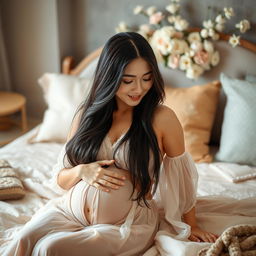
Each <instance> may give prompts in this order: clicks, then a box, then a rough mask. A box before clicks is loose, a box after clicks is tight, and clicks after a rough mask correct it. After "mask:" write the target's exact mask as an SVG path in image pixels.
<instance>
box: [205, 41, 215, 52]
mask: <svg viewBox="0 0 256 256" xmlns="http://www.w3.org/2000/svg"><path fill="white" fill-rule="evenodd" d="M204 49H205V50H206V51H207V52H209V53H212V52H213V51H214V47H213V44H212V42H210V41H208V40H204Z"/></svg>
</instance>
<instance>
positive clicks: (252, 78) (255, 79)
mask: <svg viewBox="0 0 256 256" xmlns="http://www.w3.org/2000/svg"><path fill="white" fill-rule="evenodd" d="M245 80H246V81H248V82H251V83H256V76H254V75H246V77H245Z"/></svg>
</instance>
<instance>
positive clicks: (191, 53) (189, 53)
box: [186, 50, 195, 57]
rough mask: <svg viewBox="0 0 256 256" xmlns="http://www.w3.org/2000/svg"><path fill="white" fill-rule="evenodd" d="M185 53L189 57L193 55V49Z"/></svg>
mask: <svg viewBox="0 0 256 256" xmlns="http://www.w3.org/2000/svg"><path fill="white" fill-rule="evenodd" d="M186 54H188V56H189V57H194V56H195V51H193V50H189V52H188V53H186Z"/></svg>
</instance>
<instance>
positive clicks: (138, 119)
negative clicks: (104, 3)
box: [6, 32, 216, 256]
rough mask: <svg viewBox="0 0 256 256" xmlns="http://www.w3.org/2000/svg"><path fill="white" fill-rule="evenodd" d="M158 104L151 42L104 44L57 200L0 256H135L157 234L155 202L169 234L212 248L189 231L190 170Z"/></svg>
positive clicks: (64, 159) (67, 151)
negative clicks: (182, 233) (162, 215)
mask: <svg viewBox="0 0 256 256" xmlns="http://www.w3.org/2000/svg"><path fill="white" fill-rule="evenodd" d="M163 97H164V90H163V80H162V77H161V74H160V72H159V69H158V66H157V62H156V58H155V56H154V53H153V51H152V49H151V47H150V45H149V44H148V42H147V41H146V40H145V39H144V38H143V37H142V36H141V35H139V34H137V33H133V32H129V33H119V34H116V35H114V36H113V37H112V38H110V39H109V40H108V42H107V43H106V45H105V47H104V49H103V51H102V54H101V56H100V58H99V61H98V65H97V68H96V72H95V76H94V81H93V85H92V89H91V91H90V94H89V96H88V98H87V99H86V100H85V101H84V103H83V104H82V105H81V107H80V108H79V110H78V112H77V114H76V116H75V118H74V120H73V124H72V128H71V131H70V134H69V138H68V141H67V143H66V144H65V147H64V148H63V150H62V151H61V153H60V156H59V160H58V163H57V165H56V166H55V167H54V172H55V174H54V177H55V183H56V189H59V190H61V191H62V192H63V196H62V197H61V198H58V199H55V200H52V201H50V202H49V203H48V204H47V205H46V206H44V207H43V208H42V209H40V210H39V212H38V213H36V215H35V216H33V218H32V219H31V220H30V221H29V222H28V223H27V224H26V225H25V226H24V227H23V228H22V229H21V231H20V232H19V233H18V234H17V236H16V239H15V240H14V241H13V242H12V243H11V244H10V246H9V248H8V250H7V251H6V255H19V256H24V255H27V256H29V255H51V256H52V255H60V256H65V255H67V256H70V255H72V256H78V255H81V256H82V255H83V256H84V255H89V256H91V255H97V256H98V255H123V256H124V255H142V254H143V253H144V252H146V251H147V250H148V249H149V248H150V247H151V246H152V245H153V241H154V237H155V235H156V232H157V230H158V227H159V209H158V208H157V206H156V203H155V202H156V201H155V200H154V199H152V197H153V196H154V195H155V198H156V199H157V200H158V203H159V204H158V207H162V208H163V209H164V211H165V216H166V217H167V219H166V222H167V223H168V225H169V226H170V228H172V229H173V230H174V231H175V232H176V233H179V232H180V231H182V230H183V232H184V228H183V227H186V226H188V225H190V226H191V228H189V229H187V231H188V232H187V238H189V239H190V240H193V241H208V242H213V241H214V240H215V239H216V237H215V236H214V235H213V234H210V233H208V232H205V231H202V230H200V229H199V228H198V227H197V225H196V221H195V211H194V204H195V184H196V179H197V175H196V170H195V166H194V164H193V161H192V160H191V158H190V156H189V154H188V153H186V152H184V139H183V131H182V128H181V126H180V123H179V121H178V119H177V118H176V115H175V114H174V112H173V111H172V110H171V109H169V108H167V107H165V106H162V105H161V103H162V101H163ZM60 129H61V127H60ZM156 191H157V193H155V192H156ZM183 222H184V225H183V224H182V223H183ZM185 223H187V224H188V225H187V224H185Z"/></svg>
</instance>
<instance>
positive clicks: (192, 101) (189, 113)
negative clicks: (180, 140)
mask: <svg viewBox="0 0 256 256" xmlns="http://www.w3.org/2000/svg"><path fill="white" fill-rule="evenodd" d="M165 93H166V99H165V101H164V104H165V105H167V106H168V107H170V108H171V109H173V110H174V112H175V113H176V115H177V117H178V119H179V120H180V122H181V125H182V127H183V130H184V137H185V147H186V150H187V151H188V152H190V154H191V155H192V157H193V159H194V161H196V162H211V161H212V156H211V155H210V154H209V145H208V144H209V142H210V137H211V130H212V126H213V121H214V118H215V113H216V109H217V105H218V100H219V93H220V82H219V81H213V82H211V83H208V84H205V85H194V86H192V87H188V88H170V87H166V88H165Z"/></svg>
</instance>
